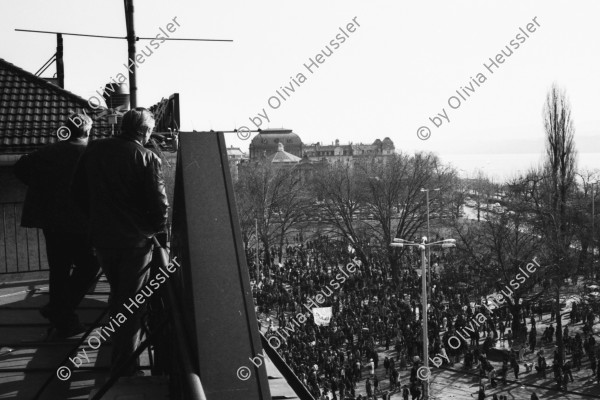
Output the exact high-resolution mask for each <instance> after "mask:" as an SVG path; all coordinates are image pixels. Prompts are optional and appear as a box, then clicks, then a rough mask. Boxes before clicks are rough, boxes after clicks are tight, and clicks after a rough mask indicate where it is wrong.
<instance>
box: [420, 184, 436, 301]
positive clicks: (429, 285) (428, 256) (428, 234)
mask: <svg viewBox="0 0 600 400" xmlns="http://www.w3.org/2000/svg"><path fill="white" fill-rule="evenodd" d="M429 190H433V191H435V192H437V191H439V190H440V189H439V188H437V189H421V192H425V201H426V202H427V237H428V238H430V237H431V234H430V233H429ZM427 284H428V285H427V286H428V287H429V297H431V249H430V248H428V249H427Z"/></svg>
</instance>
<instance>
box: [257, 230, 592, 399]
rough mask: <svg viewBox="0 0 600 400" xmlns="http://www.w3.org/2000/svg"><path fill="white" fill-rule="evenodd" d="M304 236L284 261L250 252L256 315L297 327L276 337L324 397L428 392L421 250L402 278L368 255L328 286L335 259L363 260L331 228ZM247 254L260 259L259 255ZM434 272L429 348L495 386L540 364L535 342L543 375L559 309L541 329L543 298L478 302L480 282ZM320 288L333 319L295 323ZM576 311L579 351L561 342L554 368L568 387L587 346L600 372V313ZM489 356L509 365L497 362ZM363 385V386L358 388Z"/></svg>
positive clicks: (445, 261)
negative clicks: (599, 337)
mask: <svg viewBox="0 0 600 400" xmlns="http://www.w3.org/2000/svg"><path fill="white" fill-rule="evenodd" d="M300 239H301V238H300V237H296V241H294V243H292V244H290V243H288V244H287V246H285V247H284V248H283V249H281V254H282V255H283V258H282V262H277V260H276V259H273V260H272V262H271V263H270V266H265V265H264V264H263V263H261V265H260V266H259V268H258V269H257V268H256V266H255V265H254V264H253V262H252V261H250V263H251V268H250V269H251V271H252V277H253V278H254V282H255V285H254V286H253V287H254V289H253V290H254V297H255V300H256V305H257V310H258V315H259V319H260V320H261V321H262V322H263V323H264V324H265V327H266V334H267V336H270V335H273V336H275V335H277V330H278V329H285V327H289V326H293V327H294V329H293V331H292V332H290V330H289V329H288V330H286V332H285V336H283V335H281V334H279V335H277V336H276V337H278V340H279V341H280V342H281V345H280V346H278V348H277V350H278V351H279V353H280V354H281V356H282V357H283V359H284V360H285V361H286V362H287V364H288V365H289V366H290V367H291V368H292V370H293V371H295V373H296V374H297V376H298V377H299V378H300V380H302V381H303V382H304V384H305V385H306V386H307V388H308V389H309V390H310V391H311V392H312V393H313V395H314V396H315V398H317V399H321V398H331V399H338V398H340V399H359V398H364V397H363V395H366V398H377V397H376V396H378V395H381V396H382V397H381V398H384V397H383V395H384V394H383V392H384V391H385V392H388V393H400V395H401V396H402V398H403V399H404V398H406V399H408V398H409V396H410V398H412V399H419V398H421V396H422V393H423V390H424V387H423V381H422V380H421V379H419V377H418V376H417V373H418V369H419V368H420V367H421V366H422V346H423V342H422V321H421V318H422V315H423V313H422V310H421V299H420V294H421V278H420V277H419V275H418V274H417V272H416V269H415V268H413V267H416V266H418V265H420V264H419V263H420V258H419V254H418V253H414V254H413V253H410V252H409V253H408V254H406V255H405V256H404V258H403V259H402V260H401V262H402V263H403V264H404V265H405V266H408V268H402V269H401V273H400V276H399V277H398V278H397V279H395V278H393V277H392V274H391V270H390V269H389V266H388V265H386V263H385V262H382V261H380V260H378V259H377V258H375V257H373V258H369V259H367V260H366V261H367V262H365V263H361V262H360V261H358V264H359V267H358V268H357V269H356V271H355V273H353V274H352V275H351V276H349V277H348V279H346V280H345V282H344V283H343V284H342V285H341V287H340V288H339V289H337V290H331V289H330V288H329V289H327V286H328V283H329V282H330V281H331V280H332V278H333V277H334V276H335V274H336V273H337V272H338V268H337V267H338V265H346V264H347V263H349V262H356V258H355V256H356V254H355V253H353V250H352V249H351V248H350V247H348V245H347V244H346V243H339V242H335V241H332V240H330V239H329V238H328V237H326V236H320V237H317V238H316V239H314V240H310V241H301V240H300ZM248 258H249V260H254V259H255V254H253V255H251V256H249V257H248ZM353 259H354V260H355V261H352V260H353ZM453 262H454V260H453V258H452V255H451V254H450V253H435V254H432V259H431V263H432V265H436V266H437V265H440V266H442V265H450V264H452V263H453ZM436 269H437V268H434V270H436ZM257 271H258V272H257ZM257 273H258V275H257ZM431 279H432V282H431V287H432V289H431V298H430V303H429V304H430V305H429V311H428V328H429V329H428V331H429V332H428V333H429V354H430V355H438V356H439V357H440V359H441V360H443V366H444V367H447V368H453V369H457V366H456V364H458V363H462V367H459V368H462V369H463V370H465V371H466V372H468V373H471V374H474V375H475V376H477V377H479V378H480V379H482V380H485V382H488V383H489V386H488V387H491V388H495V387H496V386H497V382H496V380H497V379H499V380H501V382H503V383H506V382H507V378H508V379H509V373H510V372H512V374H513V375H514V380H515V381H516V380H519V379H520V377H519V374H520V373H521V374H522V373H523V372H530V371H531V370H532V369H533V365H532V364H533V363H531V362H527V360H526V359H525V356H526V355H527V356H529V357H531V356H532V355H534V354H535V350H536V347H537V348H538V349H539V351H538V353H537V354H538V362H537V364H536V371H539V372H538V373H539V375H540V377H543V376H545V374H546V370H548V371H549V370H550V369H549V368H548V362H547V361H546V360H545V356H544V350H542V349H540V345H541V346H549V345H551V344H552V343H554V341H555V333H556V332H555V328H554V324H553V320H554V319H555V318H556V316H555V315H554V311H552V312H551V314H550V321H549V322H550V324H549V325H548V326H547V327H546V328H545V330H544V331H543V332H541V331H540V332H538V330H537V329H538V326H539V323H536V318H537V321H538V322H539V321H541V318H542V313H543V312H544V310H543V304H541V303H539V304H535V303H531V304H530V303H526V304H523V305H516V312H515V309H512V310H511V309H510V308H509V307H506V306H505V307H501V308H492V307H490V306H489V305H486V304H481V301H482V300H481V296H480V294H481V293H480V292H478V291H475V290H470V291H469V290H468V289H467V288H462V289H461V288H458V287H456V285H454V286H450V285H447V284H445V283H444V282H443V281H442V279H441V277H440V275H439V274H437V273H432V276H431ZM319 294H322V295H324V297H325V301H324V303H323V304H321V307H332V310H333V313H332V318H331V321H330V323H329V325H328V326H325V325H317V324H315V322H314V321H313V319H312V317H311V318H308V319H307V320H306V322H305V323H303V324H296V325H292V324H290V319H291V318H292V317H293V316H294V315H297V314H298V313H301V312H306V309H305V308H303V305H304V304H307V303H308V302H309V301H310V299H314V298H315V296H317V295H319ZM552 310H554V308H552ZM547 311H549V310H547ZM570 317H571V321H570V322H571V324H575V323H578V322H580V321H581V320H582V319H583V320H584V322H585V323H584V325H583V327H582V333H581V334H580V333H576V334H575V335H571V334H570V332H569V327H568V326H566V327H565V329H564V331H563V338H564V341H565V347H566V350H567V354H568V355H572V357H571V358H572V360H569V361H568V362H566V361H565V360H563V359H562V357H561V356H560V354H558V351H555V354H554V358H553V364H552V367H551V368H552V371H553V372H554V376H555V381H556V383H557V389H566V384H567V381H568V378H570V380H571V381H572V373H571V369H572V368H581V360H582V356H583V354H584V352H583V351H585V355H586V356H587V357H588V358H589V360H590V368H591V369H592V371H593V373H594V374H596V373H598V374H599V375H598V379H600V368H596V360H597V356H596V349H595V342H594V339H593V335H592V334H591V332H592V330H591V327H592V325H593V323H594V318H595V314H594V312H593V311H592V309H591V308H590V307H588V306H586V305H583V304H582V305H579V306H578V305H577V304H576V303H575V304H574V305H573V307H572V311H571V315H570ZM280 333H281V332H280ZM284 337H285V340H282V339H283V338H284ZM453 338H454V339H453ZM457 339H458V340H457ZM538 340H539V341H540V345H538ZM380 353H383V354H386V355H389V357H387V356H385V357H382V356H381V355H380ZM490 361H494V362H497V363H501V365H502V366H501V367H494V365H493V364H492V363H491V362H490ZM430 364H431V363H430ZM379 366H382V367H383V368H379ZM378 368H379V369H378ZM404 370H406V371H410V373H407V374H406V376H407V377H406V378H405V379H404V380H401V378H400V372H401V371H404ZM523 370H525V371H523ZM482 382H483V381H482ZM363 385H364V386H363ZM361 387H364V391H363V390H359V388H361ZM481 388H482V389H481V390H480V393H479V396H480V398H481V393H485V389H486V386H485V385H483V384H482V385H481ZM384 389H385V390H384ZM359 391H360V392H361V393H360V394H359V393H358V392H359ZM484 396H485V394H484Z"/></svg>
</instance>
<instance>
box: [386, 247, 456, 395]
mask: <svg viewBox="0 0 600 400" xmlns="http://www.w3.org/2000/svg"><path fill="white" fill-rule="evenodd" d="M436 245H441V247H443V248H449V247H456V240H455V239H444V240H440V241H438V242H433V243H427V237H423V238H422V242H421V243H415V242H410V241H408V240H404V239H394V240H393V243H390V246H391V247H404V246H416V247H418V248H419V249H420V250H421V286H422V287H421V309H422V310H423V313H422V318H423V363H424V367H425V369H426V370H427V371H428V370H429V329H428V327H427V311H428V310H427V278H426V275H427V270H426V268H425V249H429V248H430V247H431V246H436ZM424 388H425V389H424V391H423V392H424V393H423V399H424V400H427V399H428V398H429V397H428V396H429V380H427V383H426V384H425V385H424Z"/></svg>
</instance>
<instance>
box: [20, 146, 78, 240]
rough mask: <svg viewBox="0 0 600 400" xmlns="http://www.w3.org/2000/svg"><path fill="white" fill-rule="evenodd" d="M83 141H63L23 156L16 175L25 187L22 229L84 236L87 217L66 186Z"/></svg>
mask: <svg viewBox="0 0 600 400" xmlns="http://www.w3.org/2000/svg"><path fill="white" fill-rule="evenodd" d="M85 149H86V141H84V140H74V141H68V142H67V141H62V142H58V143H54V144H51V145H48V146H45V147H43V148H41V149H39V150H37V151H35V152H33V153H31V154H29V155H26V156H23V157H21V158H20V159H19V161H17V163H16V164H15V167H14V171H15V175H16V176H17V178H19V179H20V180H21V181H23V183H25V184H26V185H27V186H28V188H27V195H26V196H25V204H24V205H23V214H22V216H21V226H23V227H28V228H42V229H47V230H52V231H58V232H69V233H85V232H87V230H88V225H87V218H86V216H85V215H84V214H83V213H82V212H81V211H80V210H79V209H78V208H77V207H75V206H74V203H73V201H72V199H71V196H69V187H70V185H71V180H72V179H73V174H74V172H75V168H76V166H77V162H78V161H79V159H80V157H81V155H82V154H83V152H84V151H85Z"/></svg>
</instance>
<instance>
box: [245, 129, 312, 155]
mask: <svg viewBox="0 0 600 400" xmlns="http://www.w3.org/2000/svg"><path fill="white" fill-rule="evenodd" d="M279 143H282V144H283V145H284V146H285V150H286V151H287V152H288V153H289V154H292V155H294V156H296V157H302V140H301V139H300V136H298V135H297V134H295V133H294V132H292V130H291V129H265V130H263V131H261V132H260V133H259V134H258V135H256V136H255V137H254V138H253V139H252V142H250V147H249V152H250V161H257V160H259V159H261V157H263V156H266V157H269V156H272V155H273V154H275V153H277V152H278V151H279Z"/></svg>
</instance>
